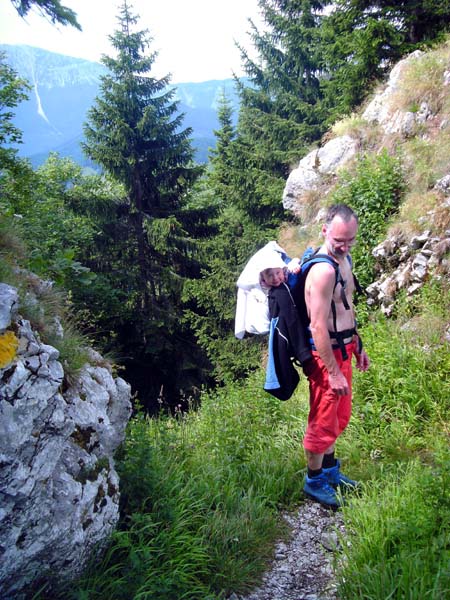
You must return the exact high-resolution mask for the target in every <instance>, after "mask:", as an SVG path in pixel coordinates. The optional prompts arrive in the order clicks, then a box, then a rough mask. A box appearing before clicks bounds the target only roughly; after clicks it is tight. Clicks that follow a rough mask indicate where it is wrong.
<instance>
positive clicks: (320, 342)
mask: <svg viewBox="0 0 450 600" xmlns="http://www.w3.org/2000/svg"><path fill="white" fill-rule="evenodd" d="M357 230H358V219H357V217H356V215H355V213H354V212H353V211H352V209H351V208H349V207H348V206H346V205H343V204H339V205H335V206H332V207H330V209H329V210H328V213H327V216H326V219H325V223H324V225H323V226H322V234H323V236H324V244H323V245H322V247H321V248H320V250H319V252H320V253H324V254H328V255H330V256H331V257H332V258H333V259H334V260H335V261H336V262H337V263H338V264H339V269H340V272H341V275H342V278H343V280H344V284H343V285H342V284H341V283H339V282H338V283H337V285H336V273H335V269H334V268H333V267H332V266H331V265H330V264H329V263H326V262H320V263H316V264H313V265H312V266H311V267H310V270H309V272H308V275H307V277H306V281H305V302H306V307H307V310H308V315H309V317H310V330H311V336H312V340H313V358H312V360H311V361H309V362H308V363H307V365H306V366H305V367H304V371H305V374H306V376H307V377H308V380H309V387H310V412H309V416H308V425H307V428H306V433H305V437H304V440H303V445H304V448H305V451H306V458H307V463H308V474H307V477H306V481H305V486H304V492H305V494H306V495H307V496H309V497H310V498H312V499H313V500H316V501H318V502H320V503H321V504H323V505H325V506H329V507H331V508H334V509H336V508H338V507H339V506H340V504H341V503H340V498H339V496H338V495H337V494H336V489H337V488H338V487H340V488H341V489H344V490H345V489H351V488H355V487H356V486H357V483H356V482H355V481H352V480H351V479H349V478H348V477H346V476H345V475H344V474H343V473H341V471H340V463H339V461H338V460H337V459H336V458H335V456H334V447H335V442H336V439H337V438H338V436H339V435H340V434H341V433H342V432H343V431H344V429H345V428H346V426H347V424H348V422H349V420H350V414H351V403H352V357H353V356H355V359H356V367H357V369H359V370H361V371H366V370H367V369H368V368H369V359H368V357H367V354H366V353H365V351H364V350H363V349H362V344H361V340H360V339H359V337H358V334H357V333H356V331H355V329H354V328H355V312H354V308H353V302H352V296H353V292H354V288H355V286H354V279H353V274H352V270H351V264H350V261H349V260H348V254H349V252H350V249H351V247H352V246H353V244H354V243H355V241H356V234H357ZM342 288H343V291H344V294H345V296H343V295H342ZM332 301H334V305H335V309H336V311H335V316H333V311H332V308H331V305H332ZM333 331H338V332H344V336H345V337H344V338H343V339H342V342H343V345H344V346H342V344H341V347H338V344H337V340H336V337H333V336H332V335H330V332H333ZM343 355H347V358H344V356H343Z"/></svg>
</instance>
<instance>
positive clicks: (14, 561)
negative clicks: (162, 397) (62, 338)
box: [0, 285, 131, 600]
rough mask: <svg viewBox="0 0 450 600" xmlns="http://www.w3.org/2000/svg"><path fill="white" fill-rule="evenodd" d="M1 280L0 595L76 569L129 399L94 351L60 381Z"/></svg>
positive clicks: (107, 508) (95, 519)
mask: <svg viewBox="0 0 450 600" xmlns="http://www.w3.org/2000/svg"><path fill="white" fill-rule="evenodd" d="M8 288H9V286H6V287H5V286H2V285H0V295H1V298H2V300H4V301H2V316H1V317H0V318H1V323H2V325H3V327H4V328H5V327H6V328H8V327H10V326H14V331H15V335H16V336H17V337H18V342H19V343H18V349H17V354H16V356H15V358H14V360H13V361H12V363H11V364H9V365H7V366H6V367H5V368H3V369H0V507H1V508H0V540H1V542H0V596H1V597H2V598H5V599H11V600H12V599H22V598H26V593H25V592H24V589H25V588H26V586H27V585H28V584H30V583H31V582H33V581H34V580H36V579H38V580H39V579H41V580H42V579H45V580H48V581H52V580H55V581H59V580H70V579H72V578H73V577H75V576H77V575H78V574H79V573H80V572H81V571H82V569H83V567H84V566H85V564H86V561H87V560H88V559H89V557H90V556H91V555H92V553H93V552H94V551H97V549H98V548H101V547H102V544H103V543H104V541H105V540H106V539H107V537H108V536H109V535H110V534H111V532H112V531H113V529H114V527H115V525H116V523H117V521H118V517H119V511H118V502H119V480H118V476H117V472H116V470H115V466H114V458H113V454H114V452H115V450H116V449H117V447H118V445H119V444H120V443H121V442H122V441H123V439H124V435H125V427H126V424H127V422H128V419H129V417H130V413H131V403H130V386H129V385H128V384H127V383H126V382H125V381H123V380H122V379H120V378H114V377H113V375H112V373H111V369H108V368H107V366H103V365H104V363H105V361H102V366H99V363H100V358H101V357H99V355H97V354H92V358H93V359H96V360H95V361H94V364H86V365H85V366H84V367H83V369H82V370H81V372H80V373H79V376H78V378H77V379H76V381H75V382H74V383H73V384H72V385H71V386H70V387H69V388H68V389H65V387H64V386H63V382H64V370H63V366H62V364H61V363H60V362H59V352H58V350H57V349H56V348H53V347H52V346H49V345H45V344H42V343H41V341H40V340H39V338H38V336H37V335H35V334H34V332H33V331H32V328H31V326H30V323H29V322H28V321H24V320H22V319H20V317H17V315H16V312H17V306H16V305H17V293H16V292H15V290H13V289H12V288H9V289H8ZM5 307H6V308H5Z"/></svg>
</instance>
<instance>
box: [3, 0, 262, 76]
mask: <svg viewBox="0 0 450 600" xmlns="http://www.w3.org/2000/svg"><path fill="white" fill-rule="evenodd" d="M62 4H63V5H64V6H68V7H70V8H71V9H72V10H74V11H75V12H76V13H77V15H78V21H79V23H80V25H81V26H82V28H83V32H81V33H80V32H78V31H77V30H75V29H74V28H73V27H61V26H58V27H56V26H55V25H51V24H50V23H49V22H48V21H46V19H45V18H44V17H42V16H39V15H38V14H36V13H33V14H31V13H30V14H29V16H27V18H26V20H25V21H24V20H23V19H21V18H20V17H19V16H18V15H17V12H16V11H15V9H14V8H13V6H12V4H11V3H10V2H9V1H8V0H3V1H2V2H1V3H0V41H1V42H2V43H6V44H28V45H30V46H37V47H39V48H44V49H46V50H51V51H53V52H59V53H62V54H68V55H70V56H77V57H80V58H87V59H89V60H97V61H98V60H100V57H101V55H102V54H103V53H105V54H112V52H113V51H112V49H111V47H110V45H109V40H108V36H109V35H111V34H112V33H113V31H114V30H115V29H116V27H117V14H118V12H119V11H118V7H119V5H120V2H111V0H62ZM132 6H133V12H134V13H135V14H136V13H137V14H138V15H139V16H140V20H139V25H138V26H139V28H140V29H149V31H150V34H151V36H152V37H153V40H154V41H153V44H152V47H151V49H152V50H157V51H158V52H159V56H158V58H157V60H156V62H155V66H154V69H155V74H156V75H158V76H161V75H166V74H167V73H171V74H172V82H174V83H181V82H187V81H207V80H208V79H224V78H227V77H231V76H232V72H233V71H234V72H236V73H237V74H242V71H241V61H240V54H239V51H238V49H237V48H236V47H235V44H234V40H236V41H238V42H239V43H240V44H241V45H243V46H244V47H245V48H246V49H247V50H250V51H251V49H252V47H251V42H250V38H249V36H248V35H247V32H248V31H249V30H250V25H249V23H248V19H249V18H251V19H252V20H253V21H255V22H256V23H257V24H258V23H260V18H259V9H258V2H257V0H227V1H226V2H225V1H224V0H189V1H188V0H164V1H163V2H153V1H151V2H150V1H149V0H134V2H132Z"/></svg>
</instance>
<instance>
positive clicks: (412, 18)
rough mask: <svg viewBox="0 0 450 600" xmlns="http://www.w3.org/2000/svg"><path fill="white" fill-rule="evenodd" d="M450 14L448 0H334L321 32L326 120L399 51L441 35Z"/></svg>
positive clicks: (346, 106)
mask: <svg viewBox="0 0 450 600" xmlns="http://www.w3.org/2000/svg"><path fill="white" fill-rule="evenodd" d="M449 17H450V8H449V5H448V2H430V1H427V0H426V1H423V0H407V1H406V2H393V1H392V0H376V1H374V2H366V1H365V0H338V1H337V2H334V3H333V6H332V10H331V11H329V14H328V15H327V16H326V18H325V19H324V21H323V24H322V27H321V31H320V34H321V38H322V43H321V50H322V56H323V64H324V77H323V78H322V79H321V82H320V84H321V90H322V94H323V95H324V98H325V100H324V103H325V105H326V108H327V113H328V114H327V116H326V118H327V120H328V123H329V124H332V123H333V121H334V120H335V119H336V118H337V117H340V116H342V115H344V114H349V113H350V112H351V111H352V110H353V108H355V107H356V106H358V105H359V104H360V103H361V102H362V101H363V100H364V98H365V96H366V94H367V90H368V89H370V87H372V86H373V84H374V83H376V81H377V80H379V79H381V78H382V77H384V76H385V75H386V73H387V72H388V70H389V69H391V68H392V66H393V64H394V63H395V62H396V61H398V60H399V59H400V58H401V57H402V56H404V55H405V54H407V53H409V52H411V51H413V50H414V49H416V48H419V47H422V46H423V44H425V43H428V44H429V43H430V42H432V41H433V40H436V39H442V36H443V35H444V34H445V32H446V31H448V23H449Z"/></svg>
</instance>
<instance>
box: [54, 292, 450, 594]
mask: <svg viewBox="0 0 450 600" xmlns="http://www.w3.org/2000/svg"><path fill="white" fill-rule="evenodd" d="M444 291H445V290H443V288H442V287H439V286H438V287H436V286H434V285H430V286H427V287H426V288H425V289H424V290H423V291H422V293H421V295H420V296H419V297H418V298H417V299H416V300H415V302H414V304H411V303H410V304H409V305H404V306H403V310H400V309H398V311H397V317H396V320H395V321H393V320H391V321H390V322H388V321H387V320H386V319H385V318H383V317H376V318H375V317H373V316H372V318H370V319H369V320H368V322H367V324H366V325H365V327H364V328H363V332H362V333H363V336H364V340H365V345H366V348H367V351H368V353H369V355H371V356H372V361H373V362H372V366H371V368H370V370H369V371H368V372H367V373H364V374H359V373H358V374H356V375H355V402H354V414H353V417H352V420H351V423H350V426H349V427H348V428H347V430H346V432H344V434H343V435H342V436H341V438H340V440H339V442H338V455H339V457H340V458H341V459H342V462H343V463H344V464H345V469H346V471H348V472H349V473H351V475H352V476H355V477H357V478H359V479H360V480H361V481H362V482H363V491H362V495H361V496H360V497H358V498H355V499H354V501H352V503H351V505H350V506H349V507H348V508H346V509H344V513H343V514H344V519H345V522H346V528H347V532H348V537H347V538H346V539H345V540H343V543H342V548H343V550H342V552H340V553H338V554H336V573H337V577H338V581H339V586H340V598H341V599H342V600H346V599H356V598H358V599H359V598H367V599H377V598H379V599H380V600H381V599H383V600H384V599H386V598H398V599H400V598H402V599H403V598H411V599H417V600H419V599H422V598H430V599H433V600H434V599H435V600H437V599H438V598H443V597H445V593H446V591H447V589H448V573H447V571H446V568H447V567H446V561H448V541H449V540H448V537H449V533H450V531H449V523H448V516H447V515H448V508H449V498H448V483H449V479H448V464H449V459H450V454H449V451H448V440H447V435H448V431H447V428H448V422H449V419H448V418H449V411H450V406H449V397H450V394H449V387H448V385H449V384H448V372H449V370H450V353H449V352H448V342H445V341H444V339H443V336H442V333H443V327H444V323H445V314H446V312H447V308H448V307H447V306H445V305H444V303H443V302H442V299H443V298H445V297H448V294H445V293H444ZM431 324H432V330H431ZM406 325H408V326H406ZM262 375H263V374H262V373H261V372H260V373H256V374H254V375H253V376H252V377H251V378H250V379H248V380H247V381H246V382H243V383H241V384H237V383H235V384H233V385H229V386H226V387H224V388H222V389H220V390H218V391H217V392H216V393H213V394H205V395H204V396H203V400H202V404H201V407H200V408H199V409H198V410H192V411H190V412H189V413H187V414H183V413H179V414H177V415H175V416H160V417H158V418H154V419H150V418H147V417H144V416H143V415H137V416H136V417H135V418H134V419H133V420H132V421H131V423H130V425H129V430H128V435H127V438H126V442H125V445H124V447H123V449H122V451H121V454H120V456H119V457H118V469H119V473H120V477H121V493H122V499H121V511H122V519H121V526H120V528H119V530H118V531H117V532H116V533H115V534H114V535H113V537H112V539H111V543H110V546H109V548H108V550H107V552H106V553H105V554H104V555H103V557H102V558H101V560H100V561H99V560H98V559H97V560H96V561H94V562H93V564H92V565H91V567H90V568H89V569H88V571H87V572H86V573H85V574H84V576H83V578H82V579H81V580H80V581H78V582H77V584H76V585H72V586H71V589H70V590H67V589H66V590H63V592H62V595H61V596H59V597H61V598H62V597H64V598H65V599H67V598H68V599H70V598H74V599H75V598H76V599H78V600H79V599H82V598H89V600H96V599H97V598H98V599H100V598H103V597H105V596H106V597H109V598H111V599H114V600H122V599H124V600H125V599H128V598H146V599H150V598H151V599H152V600H169V599H171V600H173V599H174V598H177V599H178V598H180V599H181V598H189V599H198V600H200V599H202V600H213V599H216V600H219V599H225V598H227V597H228V596H229V595H230V594H231V593H232V592H235V593H245V592H246V591H248V590H249V589H250V588H251V587H252V586H254V585H255V584H256V583H258V582H259V578H260V577H261V574H262V573H263V572H264V570H265V568H266V565H267V561H268V560H269V559H270V557H271V556H272V552H273V547H274V541H275V539H277V538H278V537H280V536H283V535H284V533H285V529H284V528H283V527H284V526H283V525H282V523H281V520H280V518H279V512H280V509H282V508H289V507H293V506H295V505H297V504H298V503H300V502H302V492H301V489H302V484H303V476H304V470H305V460H304V456H303V449H302V438H303V433H304V429H305V424H306V418H307V412H308V402H307V390H306V385H305V380H304V379H303V380H302V382H301V384H300V386H299V389H298V390H297V392H296V394H295V396H294V397H293V398H291V400H289V401H287V402H279V401H278V400H276V399H274V398H272V397H271V396H269V395H267V394H266V393H265V392H264V391H263V390H262V383H263V381H262ZM53 597H55V598H56V597H57V596H55V595H54V596H53Z"/></svg>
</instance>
